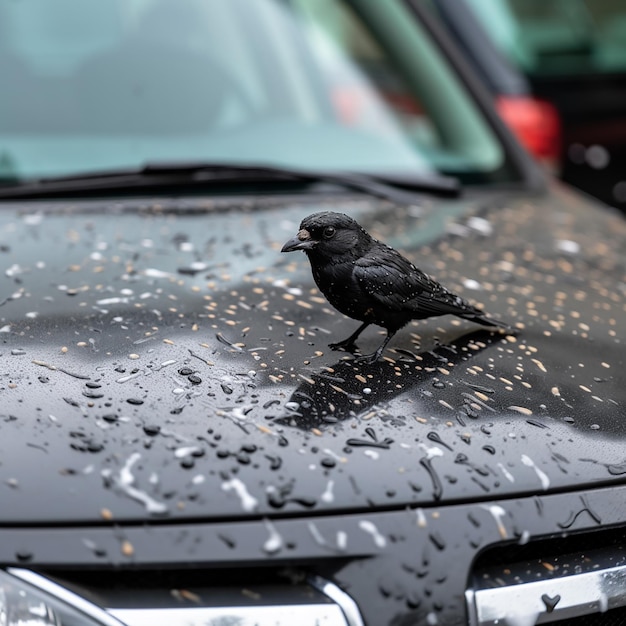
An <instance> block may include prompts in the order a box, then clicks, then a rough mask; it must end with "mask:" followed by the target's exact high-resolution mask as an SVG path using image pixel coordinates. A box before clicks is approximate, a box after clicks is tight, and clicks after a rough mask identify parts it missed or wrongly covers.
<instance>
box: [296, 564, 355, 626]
mask: <svg viewBox="0 0 626 626" xmlns="http://www.w3.org/2000/svg"><path fill="white" fill-rule="evenodd" d="M307 582H308V583H309V584H310V585H311V587H314V588H315V589H317V590H318V591H320V592H321V593H323V594H324V595H325V596H328V597H329V598H330V599H331V600H332V601H333V602H335V603H336V604H337V605H338V606H339V607H340V608H341V610H342V612H343V614H344V617H345V618H346V621H347V626H365V623H364V622H363V618H362V617H361V612H360V611H359V607H358V605H357V603H356V602H355V601H354V600H353V599H352V598H351V597H350V596H349V595H348V594H347V593H346V592H345V591H343V590H341V589H340V588H339V587H338V586H337V585H335V584H334V583H331V582H329V581H327V580H325V579H324V578H322V577H321V576H309V578H308V579H307Z"/></svg>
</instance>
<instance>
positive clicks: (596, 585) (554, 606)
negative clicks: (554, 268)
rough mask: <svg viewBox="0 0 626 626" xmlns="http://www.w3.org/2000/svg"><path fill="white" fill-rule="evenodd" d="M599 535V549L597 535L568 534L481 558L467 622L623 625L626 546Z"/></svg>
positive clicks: (479, 625)
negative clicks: (565, 536) (603, 542)
mask: <svg viewBox="0 0 626 626" xmlns="http://www.w3.org/2000/svg"><path fill="white" fill-rule="evenodd" d="M603 539H604V540H606V539H608V541H607V542H606V543H605V545H602V546H601V547H598V536H597V535H593V536H591V537H582V538H580V537H577V536H572V537H569V538H568V539H567V540H563V539H560V540H557V541H552V542H550V541H545V542H540V543H537V544H534V545H530V544H529V545H528V546H503V547H500V548H498V549H497V550H491V551H490V553H487V554H485V555H483V556H481V557H480V559H479V561H478V562H477V564H476V566H475V567H474V571H473V575H472V580H471V585H470V588H469V589H468V590H467V591H466V601H467V608H468V617H469V620H468V621H469V624H470V626H492V625H494V626H495V625H496V624H498V625H499V626H532V625H534V624H555V625H556V626H618V625H619V626H623V625H624V624H626V547H624V545H626V544H624V545H622V544H621V541H622V540H623V537H620V536H618V535H616V536H614V537H612V538H610V537H609V538H607V537H603ZM574 546H576V548H577V549H576V550H574V551H571V552H568V551H565V550H564V548H567V547H569V548H571V547H574Z"/></svg>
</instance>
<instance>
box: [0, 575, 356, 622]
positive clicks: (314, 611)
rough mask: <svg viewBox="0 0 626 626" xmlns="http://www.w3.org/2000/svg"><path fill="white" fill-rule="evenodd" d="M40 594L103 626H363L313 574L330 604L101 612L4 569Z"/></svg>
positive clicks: (36, 578)
mask: <svg viewBox="0 0 626 626" xmlns="http://www.w3.org/2000/svg"><path fill="white" fill-rule="evenodd" d="M5 571H6V572H7V573H8V574H10V575H11V576H14V577H15V578H18V579H19V580H21V581H22V582H25V583H27V584H29V585H31V586H32V587H34V588H35V589H38V590H39V591H43V592H44V593H47V594H48V595H50V596H51V597H53V598H54V599H56V600H59V601H61V602H63V603H65V604H67V605H68V606H69V607H72V608H74V609H76V610H78V611H80V612H82V613H84V614H85V615H86V616H87V617H89V618H91V619H93V620H94V621H97V622H98V623H99V624H101V625H102V626H196V625H197V626H212V625H214V626H218V625H219V624H222V623H224V620H225V619H226V618H232V619H233V620H236V621H237V624H239V625H240V626H292V625H293V624H298V626H318V625H319V624H324V625H325V626H364V622H363V620H362V618H361V614H360V612H359V609H358V607H357V605H356V603H355V602H354V600H352V598H350V596H349V595H348V594H347V593H345V592H344V591H342V590H341V589H340V588H339V587H338V586H337V585H335V584H333V583H331V582H329V581H327V580H325V579H323V578H321V577H319V576H312V577H310V578H308V580H307V582H308V583H309V584H310V585H311V587H313V588H314V589H316V590H317V591H319V592H320V593H322V594H323V595H325V596H326V597H327V598H328V599H329V600H331V601H332V602H329V603H324V602H314V601H313V602H311V604H293V605H289V604H284V605H261V606H240V607H237V606H234V607H233V606H226V607H188V608H159V609H151V608H141V609H127V608H124V609H120V608H117V609H115V608H109V609H103V608H100V607H99V606H97V605H94V604H92V603H91V602H89V601H88V600H85V599H84V598H83V597H81V596H79V595H77V594H76V593H74V592H72V591H69V590H68V589H66V588H65V587H62V586H61V585H59V584H57V583H55V582H53V581H51V580H50V579H48V578H45V577H44V576H41V575H40V574H37V573H35V572H33V571H31V570H27V569H23V568H17V567H10V568H7V569H6V570H5Z"/></svg>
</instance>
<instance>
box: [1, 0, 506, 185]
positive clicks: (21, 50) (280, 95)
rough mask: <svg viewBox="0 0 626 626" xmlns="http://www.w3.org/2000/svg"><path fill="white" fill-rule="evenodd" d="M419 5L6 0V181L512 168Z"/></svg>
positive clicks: (489, 174) (330, 0) (483, 173)
mask: <svg viewBox="0 0 626 626" xmlns="http://www.w3.org/2000/svg"><path fill="white" fill-rule="evenodd" d="M408 10H409V9H408V8H407V7H406V6H405V5H404V4H403V3H401V2H398V1H397V0H358V1H357V0H350V1H348V0H345V1H344V0H255V1H254V2H250V1H249V0H228V2H224V1H223V0H176V2H172V0H107V1H106V2H102V1H101V0H20V1H19V2H15V1H14V0H0V84H1V85H2V96H1V97H0V179H13V180H15V179H18V180H25V179H29V178H36V177H42V176H62V175H75V174H80V173H87V172H95V171H103V170H107V169H113V168H123V167H137V166H142V165H143V164H145V163H147V162H159V161H167V162H169V163H176V162H189V161H192V162H197V161H208V162H221V163H232V164H238V163H239V164H264V165H270V166H271V165H273V166H289V167H301V168H312V169H323V170H326V171H332V170H336V171H353V172H370V173H375V172H396V173H410V172H414V173H419V174H429V173H436V172H441V173H444V174H452V175H457V176H460V177H461V178H462V179H463V177H466V178H468V179H471V180H480V181H481V182H489V180H491V179H492V178H493V179H494V180H496V179H497V180H498V181H502V180H506V176H507V174H506V173H504V174H503V172H506V168H505V156H504V151H503V149H502V147H501V144H500V143H499V140H498V138H497V136H496V135H494V133H493V131H492V130H491V129H490V128H489V126H488V124H487V123H486V122H485V120H484V119H483V117H482V115H481V113H480V112H479V110H478V109H477V107H476V106H475V104H474V103H473V102H472V101H471V100H470V98H469V97H468V96H467V94H466V92H465V91H464V88H463V87H462V86H461V83H460V81H459V79H458V77H456V75H454V74H453V73H452V72H451V70H450V68H449V67H448V66H447V65H446V62H445V61H444V58H443V55H442V54H441V53H440V52H439V51H438V49H437V48H436V47H435V45H434V44H433V42H432V41H431V40H430V39H429V37H428V36H427V34H426V32H425V31H424V29H423V28H421V27H420V25H419V23H418V21H417V20H415V19H412V18H411V16H410V15H409V14H408V13H407V11H408ZM509 176H513V175H512V174H509Z"/></svg>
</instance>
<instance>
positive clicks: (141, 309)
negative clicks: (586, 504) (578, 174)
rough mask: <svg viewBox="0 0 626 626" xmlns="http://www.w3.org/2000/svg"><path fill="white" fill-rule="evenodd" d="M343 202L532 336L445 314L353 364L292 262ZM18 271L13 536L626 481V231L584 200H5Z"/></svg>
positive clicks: (7, 318) (14, 280) (5, 340)
mask: <svg viewBox="0 0 626 626" xmlns="http://www.w3.org/2000/svg"><path fill="white" fill-rule="evenodd" d="M331 200H332V201H331ZM325 209H332V210H338V211H343V212H346V213H349V214H351V215H353V216H354V217H355V218H357V219H358V220H359V221H360V222H361V223H362V225H363V226H365V227H366V228H367V229H369V230H371V231H372V232H373V233H374V234H375V235H376V236H378V237H379V238H381V239H383V240H384V241H386V242H387V243H390V244H392V245H394V246H396V247H398V248H400V249H402V250H403V251H405V252H406V253H407V254H408V255H409V256H411V257H412V259H413V260H415V261H416V263H417V264H418V265H419V266H420V267H422V269H424V270H425V271H427V272H429V273H431V274H433V275H434V276H435V277H436V278H438V279H439V280H440V281H441V282H444V283H445V284H446V285H447V286H448V287H450V288H453V289H455V290H457V291H458V292H459V293H462V294H463V295H464V296H466V297H468V298H471V299H473V300H475V301H476V302H479V303H481V304H483V305H484V306H485V308H486V309H487V310H488V311H489V313H491V314H493V315H494V316H497V317H499V318H501V319H504V320H507V321H509V322H510V323H511V324H513V325H517V326H518V328H519V329H520V332H519V335H518V336H517V337H506V336H503V335H499V334H491V333H489V332H486V331H485V330H484V329H477V327H476V326H474V325H472V324H470V323H467V322H460V321H458V320H456V319H454V318H450V317H444V318H439V319H434V320H428V321H422V322H419V323H414V324H412V325H409V326H408V327H407V328H405V329H404V330H403V331H401V332H400V333H398V335H397V336H396V337H395V338H394V341H393V342H392V344H391V346H390V348H391V349H390V350H387V352H386V353H385V360H384V361H382V362H380V363H378V364H375V365H368V366H364V365H357V364H353V363H352V362H351V360H350V358H349V355H346V354H343V353H337V352H332V351H330V350H329V349H328V347H327V344H328V343H329V342H330V341H337V340H339V339H343V338H344V337H345V336H347V335H348V334H350V333H351V332H352V331H353V330H354V329H355V327H356V324H357V323H356V322H354V321H353V320H349V319H347V318H345V317H343V316H342V315H340V314H338V313H337V312H335V311H334V310H332V308H331V307H330V306H329V305H328V304H327V303H326V301H325V300H324V299H323V298H322V297H321V296H320V294H319V292H318V291H317V289H316V288H315V286H314V284H313V282H312V279H311V274H310V269H309V266H308V262H307V259H306V257H305V256H304V255H302V254H291V255H281V254H280V253H279V249H280V246H281V244H282V243H283V242H284V241H285V240H287V239H288V238H289V237H291V236H292V235H293V234H294V233H295V232H296V230H297V227H298V224H299V222H300V220H301V219H302V218H303V217H304V216H306V215H307V214H309V213H312V212H314V211H319V210H325ZM0 263H1V267H2V275H1V276H0V356H1V358H2V366H1V368H0V477H1V480H0V511H1V512H2V513H1V515H0V522H1V523H3V524H17V523H27V524H42V523H67V522H70V523H98V522H107V521H110V520H114V521H126V522H129V521H137V522H141V521H143V520H146V519H164V520H168V519H184V518H187V519H209V518H214V519H218V518H219V519H223V520H224V519H236V518H242V517H244V516H266V515H267V516H269V515H272V516H276V515H282V514H290V515H297V514H318V513H323V512H328V511H331V510H332V511H348V510H352V511H356V510H367V509H370V508H371V507H377V508H379V509H385V508H396V507H403V506H406V505H409V504H411V505H428V504H432V503H433V502H437V501H440V502H444V501H448V502H449V501H460V500H476V499H490V500H493V499H500V498H507V497H510V496H512V495H514V494H533V493H536V494H541V493H545V492H548V491H553V490H566V489H577V488H580V487H581V486H583V485H585V484H587V485H588V484H594V483H597V484H601V483H607V482H609V481H615V480H618V481H621V480H623V476H624V475H625V474H626V448H625V446H624V439H625V438H626V391H625V389H626V374H625V373H624V365H625V360H626V356H625V346H624V341H625V340H626V279H625V264H626V222H624V220H623V219H622V218H620V217H619V216H615V215H613V214H612V213H608V212H604V211H603V210H601V209H599V208H595V207H593V206H592V205H591V204H587V203H586V201H583V200H581V199H580V197H579V196H577V197H574V196H570V195H569V194H568V193H567V192H565V191H563V190H553V191H552V192H551V194H550V195H546V196H541V197H530V196H523V195H517V196H514V195H509V196H507V195H502V196H497V197H496V196H494V197H492V198H490V199H489V200H484V199H483V200H480V201H479V200H476V199H474V200H472V199H466V200H461V201H459V200H456V201H445V202H444V201H442V202H434V203H432V204H426V203H425V205H424V206H422V207H408V208H407V207H399V208H396V207H393V206H391V205H390V204H386V203H382V202H377V201H373V200H372V201H369V200H360V199H348V200H346V199H341V198H336V199H327V200H322V201H320V200H319V199H314V200H310V199H307V198H297V199H285V200H280V199H276V200H275V201H273V205H270V204H266V206H260V205H257V203H256V202H255V201H251V200H242V201H236V202H231V201H228V202H227V201H225V200H224V201H222V202H215V201H209V200H180V201H178V200H155V201H146V200H143V201H127V202H113V201H106V202H105V201H99V202H78V201H72V202H66V203H64V202H55V203H41V202H38V203H35V202H29V203H26V202H23V203H16V202H13V203H4V204H3V205H1V210H0ZM380 340H381V336H380V335H378V334H377V330H375V329H373V328H372V329H369V330H368V331H367V332H366V333H364V335H363V337H362V338H361V344H360V345H361V346H362V348H363V350H364V351H371V350H372V349H373V348H374V347H376V346H377V345H378V342H379V341H380Z"/></svg>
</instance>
